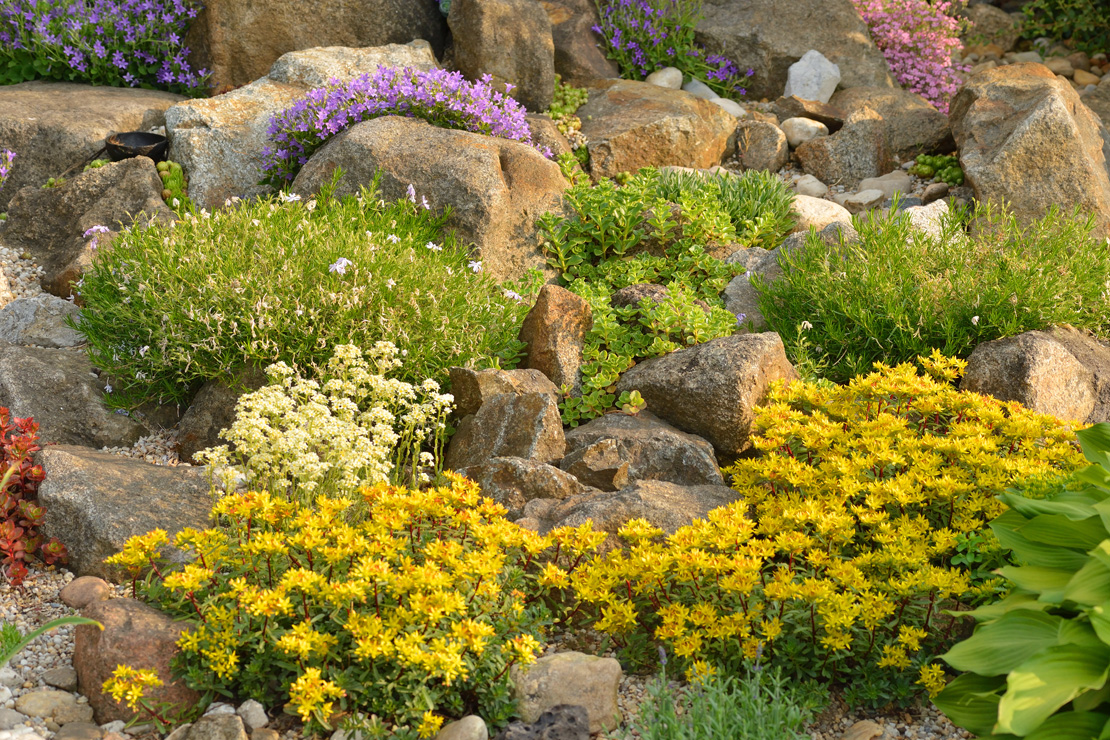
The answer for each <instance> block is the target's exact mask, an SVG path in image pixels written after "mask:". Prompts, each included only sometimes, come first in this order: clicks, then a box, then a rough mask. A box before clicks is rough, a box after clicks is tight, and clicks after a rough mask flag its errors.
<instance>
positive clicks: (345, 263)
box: [328, 257, 354, 275]
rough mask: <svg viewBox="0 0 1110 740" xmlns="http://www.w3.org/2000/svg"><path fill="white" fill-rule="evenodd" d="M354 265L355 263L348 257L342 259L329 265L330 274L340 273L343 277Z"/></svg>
mask: <svg viewBox="0 0 1110 740" xmlns="http://www.w3.org/2000/svg"><path fill="white" fill-rule="evenodd" d="M353 264H354V263H353V262H351V261H350V260H349V259H347V258H346V257H340V258H339V259H337V260H336V261H335V262H333V263H332V264H330V265H328V272H338V273H339V274H340V275H343V274H345V273H346V272H347V268H348V267H350V266H351V265H353Z"/></svg>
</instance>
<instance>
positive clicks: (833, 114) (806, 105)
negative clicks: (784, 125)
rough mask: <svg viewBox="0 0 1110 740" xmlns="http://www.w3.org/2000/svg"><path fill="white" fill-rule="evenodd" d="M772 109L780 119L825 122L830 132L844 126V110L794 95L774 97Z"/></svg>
mask: <svg viewBox="0 0 1110 740" xmlns="http://www.w3.org/2000/svg"><path fill="white" fill-rule="evenodd" d="M772 110H773V111H774V113H775V115H776V116H778V119H779V120H780V121H786V120H788V119H790V118H808V119H810V120H811V121H818V122H820V123H823V124H825V126H826V127H827V128H828V130H829V131H830V132H832V133H835V132H837V131H839V130H840V129H841V128H843V127H844V111H842V110H840V109H839V108H837V107H836V106H833V105H829V104H828V103H821V102H818V101H816V100H803V99H802V98H799V97H797V96H796V95H792V96H790V97H788V98H787V97H782V98H778V99H776V100H775V102H774V105H773V107H772Z"/></svg>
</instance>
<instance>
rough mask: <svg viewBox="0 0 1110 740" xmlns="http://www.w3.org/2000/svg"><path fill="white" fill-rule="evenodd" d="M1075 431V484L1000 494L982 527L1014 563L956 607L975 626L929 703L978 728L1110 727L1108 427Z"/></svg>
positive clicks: (1090, 730) (1020, 733)
mask: <svg viewBox="0 0 1110 740" xmlns="http://www.w3.org/2000/svg"><path fill="white" fill-rule="evenodd" d="M1077 436H1078V437H1079V440H1080V442H1081V443H1082V445H1083V453H1084V455H1085V456H1086V457H1087V460H1088V461H1089V462H1091V463H1092V465H1090V466H1089V467H1088V468H1086V469H1085V470H1082V471H1080V472H1079V473H1077V474H1076V476H1075V477H1076V479H1077V480H1078V481H1080V482H1081V483H1083V484H1084V485H1083V486H1082V487H1081V488H1080V489H1079V490H1070V489H1069V488H1068V487H1061V488H1060V490H1059V491H1058V492H1057V493H1056V495H1054V496H1052V497H1050V498H1048V499H1033V498H1028V497H1027V496H1023V495H1021V494H1020V493H1018V492H1016V491H1011V492H1007V493H1005V494H1003V495H1001V496H1000V497H999V499H1000V500H1001V501H1002V502H1003V503H1005V504H1006V505H1007V506H1009V507H1010V508H1009V510H1008V511H1006V512H1005V513H1003V514H1002V515H1001V516H999V517H998V518H997V519H996V520H995V521H994V522H993V523H992V524H991V529H993V530H994V532H995V534H996V535H997V536H998V539H999V540H1000V541H1001V542H1002V543H1003V544H1004V545H1005V546H1006V547H1007V548H1009V549H1010V550H1011V551H1012V553H1013V556H1014V558H1015V559H1016V560H1017V561H1018V563H1020V564H1019V565H1011V566H1007V567H1004V568H1001V569H1000V571H999V572H1000V573H1001V574H1002V575H1003V576H1005V577H1006V579H1007V580H1009V581H1010V583H1011V585H1012V590H1011V592H1010V594H1009V595H1008V596H1006V598H1004V599H1002V600H1001V601H999V602H998V603H995V604H991V605H990V606H985V607H982V608H980V609H977V610H975V611H974V612H971V613H969V614H968V615H966V616H971V617H972V618H974V619H975V621H976V622H977V623H978V626H977V627H976V629H975V633H974V634H973V635H972V636H971V637H970V638H968V639H967V640H965V641H964V642H961V643H960V644H958V645H956V646H955V647H953V648H952V649H951V650H949V651H948V652H947V653H945V654H944V655H942V656H941V658H942V659H943V660H944V661H945V662H947V663H948V664H949V665H950V666H951V667H952V668H954V669H956V670H957V671H962V672H963V675H961V676H959V677H958V678H956V679H955V680H953V681H952V682H951V683H950V684H948V686H947V687H946V688H944V689H943V691H941V692H940V693H939V695H938V696H937V697H936V698H935V700H934V701H935V702H936V704H937V706H938V707H940V709H941V710H942V711H944V712H945V714H947V715H948V717H949V718H950V719H951V720H952V721H953V722H955V723H956V724H958V725H960V726H961V727H965V728H967V729H968V730H970V731H971V732H974V733H975V734H977V735H980V736H985V735H991V736H992V737H1006V738H1010V737H1014V736H1017V737H1025V738H1030V739H1031V740H1032V739H1034V738H1044V739H1045V740H1048V739H1049V738H1052V739H1053V740H1056V739H1058V738H1102V737H1107V736H1108V735H1110V684H1108V682H1107V679H1108V676H1110V611H1108V610H1110V526H1108V521H1110V424H1096V425H1095V426H1093V427H1091V428H1089V429H1084V430H1082V431H1080V432H1078V433H1077ZM992 733H994V734H992Z"/></svg>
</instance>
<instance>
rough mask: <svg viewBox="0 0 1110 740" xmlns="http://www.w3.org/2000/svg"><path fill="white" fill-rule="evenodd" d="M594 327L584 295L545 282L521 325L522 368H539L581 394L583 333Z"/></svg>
mask: <svg viewBox="0 0 1110 740" xmlns="http://www.w3.org/2000/svg"><path fill="white" fill-rule="evenodd" d="M592 326H593V312H592V311H591V310H590V304H589V303H587V302H586V299H585V298H582V297H581V296H578V295H575V294H574V293H571V292H570V291H569V290H567V289H566V288H560V287H559V286H558V285H545V286H543V288H541V289H540V294H539V295H538V296H537V297H536V303H535V305H534V306H532V310H531V311H529V312H528V315H527V316H525V317H524V323H523V324H522V325H521V327H520V341H522V342H524V343H525V344H526V345H527V353H528V354H527V356H526V357H525V360H524V365H525V367H528V368H530V369H533V370H539V371H540V372H542V373H543V374H544V375H546V376H547V377H548V378H550V380H551V382H552V383H554V384H555V387H556V388H562V387H563V386H567V387H568V388H569V389H570V390H571V392H572V393H573V394H575V395H580V394H581V389H582V378H581V374H580V373H579V367H580V366H581V365H582V351H583V348H584V347H585V345H586V332H588V331H589V330H590V327H592Z"/></svg>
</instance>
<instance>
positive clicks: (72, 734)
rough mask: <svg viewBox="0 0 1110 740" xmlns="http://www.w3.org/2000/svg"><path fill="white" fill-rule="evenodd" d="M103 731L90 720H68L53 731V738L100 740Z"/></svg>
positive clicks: (61, 739) (62, 739)
mask: <svg viewBox="0 0 1110 740" xmlns="http://www.w3.org/2000/svg"><path fill="white" fill-rule="evenodd" d="M103 736H104V731H103V730H101V729H100V728H99V727H97V726H96V725H94V724H93V723H92V722H70V723H69V724H67V725H65V726H64V727H62V728H61V729H60V730H58V731H57V732H55V733H54V740H100V738H101V737H103Z"/></svg>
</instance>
